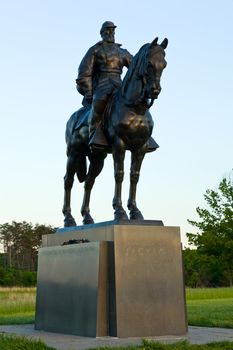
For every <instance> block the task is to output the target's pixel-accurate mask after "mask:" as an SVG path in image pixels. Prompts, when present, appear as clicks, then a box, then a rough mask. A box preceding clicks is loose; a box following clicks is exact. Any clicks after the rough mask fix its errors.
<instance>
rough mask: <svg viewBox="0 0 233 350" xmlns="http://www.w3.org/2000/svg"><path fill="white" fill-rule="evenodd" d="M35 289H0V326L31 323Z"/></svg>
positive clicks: (32, 320) (33, 312)
mask: <svg viewBox="0 0 233 350" xmlns="http://www.w3.org/2000/svg"><path fill="white" fill-rule="evenodd" d="M35 296H36V289H35V288H18V287H17V288H16V287H15V288H0V324H1V325H3V324H23V323H33V322H34V319H35Z"/></svg>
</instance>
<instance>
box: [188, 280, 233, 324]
mask: <svg viewBox="0 0 233 350" xmlns="http://www.w3.org/2000/svg"><path fill="white" fill-rule="evenodd" d="M186 299H187V313H188V323H189V325H193V326H208V327H226V328H233V288H230V287H229V288H197V289H189V288H188V289H186Z"/></svg>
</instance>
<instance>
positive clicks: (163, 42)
mask: <svg viewBox="0 0 233 350" xmlns="http://www.w3.org/2000/svg"><path fill="white" fill-rule="evenodd" d="M167 45H168V39H167V38H165V39H164V40H163V41H162V42H161V44H160V46H162V48H163V49H164V50H165V49H166V47H167Z"/></svg>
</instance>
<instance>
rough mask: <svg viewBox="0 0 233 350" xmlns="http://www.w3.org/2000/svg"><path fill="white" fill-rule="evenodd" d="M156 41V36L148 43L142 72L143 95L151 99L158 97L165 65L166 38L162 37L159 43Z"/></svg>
mask: <svg viewBox="0 0 233 350" xmlns="http://www.w3.org/2000/svg"><path fill="white" fill-rule="evenodd" d="M157 42H158V38H156V39H154V40H153V41H152V43H151V44H149V45H148V47H147V51H146V55H145V61H144V64H143V72H142V79H143V82H144V91H145V95H144V97H145V98H147V99H151V100H152V101H153V100H154V99H156V98H158V95H159V93H160V91H161V86H160V78H161V75H162V72H163V70H164V68H165V67H166V65H167V62H166V60H165V49H166V47H167V44H168V40H167V39H164V40H163V42H162V43H161V44H160V45H159V44H158V43H157Z"/></svg>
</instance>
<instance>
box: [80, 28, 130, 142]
mask: <svg viewBox="0 0 233 350" xmlns="http://www.w3.org/2000/svg"><path fill="white" fill-rule="evenodd" d="M115 28H116V26H115V25H114V23H113V22H110V21H106V22H104V23H103V25H102V27H101V30H100V34H101V37H102V40H101V41H99V42H98V43H97V44H95V45H94V46H92V47H91V48H90V49H89V50H88V51H87V53H86V55H85V56H84V58H83V59H82V61H81V63H80V66H79V69H78V77H77V79H76V84H77V90H78V91H79V92H80V93H81V94H82V95H83V96H84V98H83V105H84V107H86V108H87V109H89V108H91V113H90V116H89V132H90V137H89V140H90V142H89V145H90V146H91V147H94V146H98V147H102V148H105V147H106V146H108V142H107V140H106V139H105V136H104V134H103V131H102V124H103V117H104V112H105V110H106V107H107V103H108V101H109V98H110V97H111V96H112V95H113V94H114V92H116V91H117V89H118V88H119V87H120V86H121V84H122V80H121V74H122V69H123V67H127V68H128V67H129V65H130V63H131V61H132V55H131V54H130V53H129V52H128V51H127V50H125V49H122V48H121V47H120V46H121V45H120V44H116V43H115Z"/></svg>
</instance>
